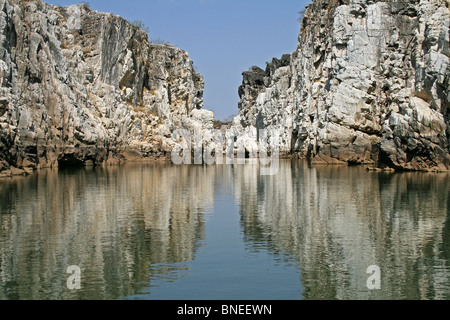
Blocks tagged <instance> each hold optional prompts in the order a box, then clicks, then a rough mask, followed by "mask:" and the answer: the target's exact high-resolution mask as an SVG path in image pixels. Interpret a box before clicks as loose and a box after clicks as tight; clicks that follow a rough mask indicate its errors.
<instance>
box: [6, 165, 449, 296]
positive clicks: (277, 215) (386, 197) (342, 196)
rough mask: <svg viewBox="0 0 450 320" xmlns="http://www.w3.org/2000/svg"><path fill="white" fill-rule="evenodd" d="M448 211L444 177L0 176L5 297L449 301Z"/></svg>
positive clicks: (200, 170)
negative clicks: (76, 271)
mask: <svg viewBox="0 0 450 320" xmlns="http://www.w3.org/2000/svg"><path fill="white" fill-rule="evenodd" d="M449 210H450V175H449V174H445V173H444V174H442V173H441V174H431V173H375V172H366V171H365V170H364V168H362V167H343V166H312V167H311V166H308V164H307V163H305V162H302V161H294V160H292V161H291V160H286V161H281V167H280V171H279V173H278V174H277V175H275V176H261V175H260V174H259V168H258V166H257V165H250V164H249V165H240V166H234V167H233V166H175V165H172V164H170V163H155V164H139V165H137V164H136V165H131V164H130V165H126V166H122V167H112V168H96V169H94V168H91V169H78V170H59V171H58V170H48V171H41V172H39V173H38V174H36V175H34V176H31V177H15V178H12V179H2V180H0V299H155V300H157V299H167V300H170V299H182V300H183V299H187V300H197V299H201V300H203V299H206V300H215V299H225V300H227V299H228V300H229V299H233V300H247V299H249V300H258V299H269V300H277V299H284V300H291V299H298V300H300V299H449V298H450V214H449ZM71 265H76V266H79V267H80V270H81V289H79V290H69V289H68V288H67V279H68V277H70V274H68V273H67V267H68V266H71ZM371 265H378V266H379V267H380V270H381V289H380V290H369V289H368V288H367V279H368V277H369V276H370V274H367V273H366V272H367V268H368V267H369V266H371Z"/></svg>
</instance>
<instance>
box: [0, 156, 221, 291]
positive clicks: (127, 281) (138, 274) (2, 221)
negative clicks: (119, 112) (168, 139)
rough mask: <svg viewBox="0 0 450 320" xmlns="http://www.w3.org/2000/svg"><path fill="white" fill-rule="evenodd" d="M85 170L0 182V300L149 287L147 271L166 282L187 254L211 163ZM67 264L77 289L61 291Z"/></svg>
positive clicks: (209, 200)
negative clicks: (75, 273) (77, 278)
mask: <svg viewBox="0 0 450 320" xmlns="http://www.w3.org/2000/svg"><path fill="white" fill-rule="evenodd" d="M91 170H94V169H91ZM91 170H89V169H86V170H84V169H83V170H76V171H62V172H61V171H60V172H59V173H58V172H57V171H43V172H41V173H39V175H36V176H33V177H28V178H20V177H18V178H14V179H13V180H2V183H1V184H0V201H1V202H3V203H10V204H11V205H8V206H7V207H5V206H3V205H2V206H0V227H1V229H0V299H61V298H63V299H65V298H70V299H104V298H106V299H111V298H118V297H123V296H128V295H131V294H135V293H137V292H139V291H140V290H142V288H144V287H148V285H149V272H150V273H153V274H150V278H151V279H157V278H165V277H167V278H169V280H170V277H171V276H172V272H173V270H171V269H173V268H179V267H177V266H176V263H181V262H189V261H192V260H193V259H194V254H195V251H196V249H197V247H198V246H199V243H200V240H202V239H203V238H204V234H205V231H204V217H203V216H204V211H205V207H207V206H212V205H213V201H214V195H213V192H214V188H213V186H214V178H215V177H214V170H212V168H211V169H209V168H206V167H190V168H189V167H184V166H178V167H177V166H171V165H165V164H149V165H145V166H142V165H138V166H135V167H133V166H132V165H130V166H127V167H126V168H119V167H113V168H106V169H95V171H91ZM209 171H211V172H209ZM4 197H7V199H4ZM24 199H30V200H26V201H24ZM4 200H7V201H4ZM30 240H31V241H30ZM30 243H32V245H30ZM172 264H175V265H172ZM70 265H78V266H80V268H81V270H82V290H79V291H77V290H76V291H74V292H71V291H69V290H68V289H67V288H66V279H67V278H68V276H69V275H68V274H66V269H67V267H68V266H70ZM163 266H164V267H163ZM183 267H185V268H188V266H183ZM155 273H156V274H155ZM150 285H151V283H150ZM30 288H31V289H30Z"/></svg>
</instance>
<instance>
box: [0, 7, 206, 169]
mask: <svg viewBox="0 0 450 320" xmlns="http://www.w3.org/2000/svg"><path fill="white" fill-rule="evenodd" d="M203 88H204V81H203V77H202V76H201V75H200V74H198V73H196V72H195V70H194V68H193V63H192V60H191V59H190V58H189V56H188V54H187V53H186V52H185V51H183V50H181V49H178V48H176V47H173V46H170V45H165V44H151V43H149V41H148V36H147V34H146V33H145V32H143V31H141V30H139V29H138V28H137V27H135V26H133V25H132V24H131V23H129V22H127V21H126V20H125V19H123V18H121V17H119V16H115V15H112V14H105V13H99V12H97V11H93V10H91V9H89V8H88V6H86V5H85V4H81V5H74V6H69V7H57V6H53V5H49V4H46V3H44V2H41V1H39V0H36V1H25V0H0V172H2V171H3V174H6V175H9V174H14V173H20V172H22V171H32V170H34V169H36V168H43V167H51V166H61V165H91V164H94V165H99V164H105V163H117V162H120V161H122V160H125V159H134V158H138V159H140V158H145V157H160V156H164V155H168V153H170V151H171V150H172V148H173V145H174V141H173V140H172V132H173V131H174V130H176V129H178V128H184V126H187V127H192V126H193V124H194V125H195V126H196V127H200V128H203V127H205V126H206V127H212V121H213V117H214V115H213V113H212V112H210V111H207V110H202V109H201V108H202V106H203Z"/></svg>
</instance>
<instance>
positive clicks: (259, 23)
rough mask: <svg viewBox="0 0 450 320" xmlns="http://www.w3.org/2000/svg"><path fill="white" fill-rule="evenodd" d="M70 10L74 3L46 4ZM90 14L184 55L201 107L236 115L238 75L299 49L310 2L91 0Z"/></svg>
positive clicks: (54, 0) (58, 0) (219, 115)
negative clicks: (123, 23)
mask: <svg viewBox="0 0 450 320" xmlns="http://www.w3.org/2000/svg"><path fill="white" fill-rule="evenodd" d="M46 2H48V3H51V4H55V5H62V6H66V5H72V4H77V3H81V2H82V1H78V0H47V1H46ZM86 2H88V3H89V5H90V7H91V8H92V9H94V10H98V11H101V12H112V13H114V14H117V15H120V16H122V17H124V18H125V19H127V20H129V21H134V20H141V21H142V22H144V24H145V25H146V26H147V27H148V28H149V30H150V34H149V39H161V40H164V41H168V42H170V43H171V44H172V45H175V46H177V47H179V48H181V49H183V50H186V51H187V52H188V54H189V56H190V57H191V59H192V60H193V61H194V66H195V67H196V71H197V72H200V73H201V74H202V75H203V76H204V78H205V93H204V101H205V108H206V109H209V110H213V111H214V113H215V117H216V119H219V120H223V119H225V118H226V117H228V116H230V115H233V114H234V115H235V114H237V111H238V109H237V103H238V101H239V96H238V87H239V85H240V84H241V83H242V72H243V71H245V70H248V69H249V68H250V67H251V66H253V65H257V66H259V67H261V68H262V69H264V68H265V62H266V61H271V60H272V58H273V57H277V58H280V57H281V55H282V54H284V53H291V52H293V51H294V50H295V49H296V47H297V37H298V33H299V31H300V23H299V22H298V21H297V18H298V12H299V11H300V10H303V9H304V7H305V5H306V4H308V3H311V2H312V1H311V0H90V1H86Z"/></svg>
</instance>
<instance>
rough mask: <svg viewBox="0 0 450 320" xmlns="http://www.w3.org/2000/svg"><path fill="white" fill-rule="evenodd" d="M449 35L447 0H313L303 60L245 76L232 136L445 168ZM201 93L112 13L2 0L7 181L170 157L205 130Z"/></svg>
mask: <svg viewBox="0 0 450 320" xmlns="http://www.w3.org/2000/svg"><path fill="white" fill-rule="evenodd" d="M449 27H450V12H449V3H448V1H446V0H433V1H425V0H398V1H395V0H394V1H371V0H340V1H325V0H314V1H313V3H312V4H310V5H308V6H307V7H306V9H305V12H304V15H303V17H302V25H301V31H300V34H299V37H298V47H297V50H296V51H294V52H293V53H291V54H285V55H283V56H282V57H281V58H280V59H277V58H274V59H273V60H272V61H271V62H267V66H266V68H265V70H263V69H261V68H259V67H256V66H255V67H252V68H250V70H248V71H245V72H244V73H243V83H242V85H241V86H240V88H239V96H240V102H239V106H238V107H239V113H238V116H237V117H235V118H234V121H233V125H232V126H231V131H232V133H233V139H235V140H236V141H237V142H239V140H240V141H241V142H242V141H247V140H248V139H257V137H258V130H259V129H266V131H267V132H268V137H269V142H271V143H272V144H273V143H276V144H277V147H278V148H279V150H280V151H281V154H282V155H284V156H289V157H296V158H306V159H308V160H310V161H311V162H313V163H325V164H368V165H371V166H373V167H377V168H380V169H383V168H388V169H394V170H401V171H403V170H407V171H409V170H411V171H416V170H420V171H448V170H449V169H450V154H449V152H450V120H449V119H450V63H449V56H450V51H449ZM203 90H204V79H203V76H202V75H201V74H199V73H197V72H196V71H195V70H194V67H193V62H192V60H191V59H190V58H189V56H188V54H187V52H185V51H184V50H181V49H179V48H176V47H174V46H171V45H168V44H154V43H150V42H149V40H148V35H147V33H146V32H144V31H142V30H140V29H139V28H138V27H136V26H134V25H133V24H132V23H130V22H128V21H126V20H125V19H123V18H121V17H120V16H116V15H113V14H109V13H99V12H97V11H94V10H91V9H90V8H89V6H88V5H86V4H79V5H72V6H68V7H58V6H53V5H50V4H46V3H44V2H41V1H39V0H34V1H26V0H0V174H1V175H3V176H9V175H15V174H22V173H31V172H33V171H34V170H36V169H39V168H47V167H58V166H66V165H69V166H72V165H83V166H86V165H87V166H89V165H102V164H117V163H121V162H122V161H127V160H136V159H157V158H162V157H166V158H167V157H169V155H170V153H171V151H172V150H173V148H174V146H175V145H176V141H174V139H173V133H174V131H175V130H177V129H186V130H189V131H191V132H192V131H194V130H197V131H198V130H200V132H204V133H205V132H208V130H210V129H212V128H213V122H214V113H213V112H212V111H209V110H205V109H203ZM205 136H206V138H205V139H209V138H210V137H211V135H210V134H209V138H208V133H206V134H205ZM204 143H208V142H204Z"/></svg>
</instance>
